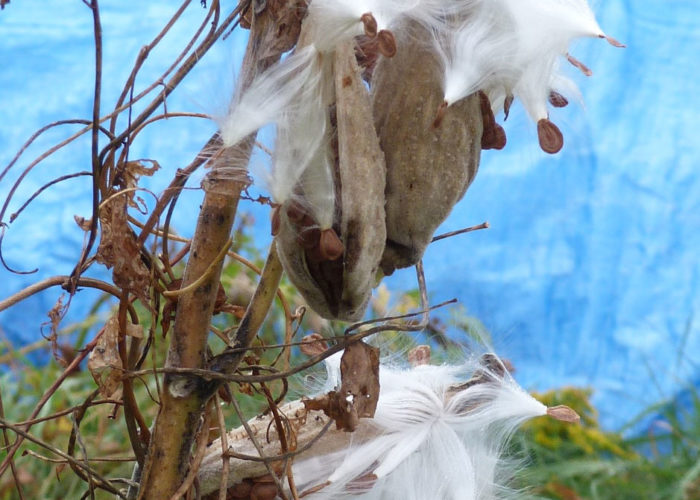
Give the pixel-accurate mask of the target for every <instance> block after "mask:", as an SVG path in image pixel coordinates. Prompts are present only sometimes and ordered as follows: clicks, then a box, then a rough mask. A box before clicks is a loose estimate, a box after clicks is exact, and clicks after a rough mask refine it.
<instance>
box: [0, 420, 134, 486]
mask: <svg viewBox="0 0 700 500" xmlns="http://www.w3.org/2000/svg"><path fill="white" fill-rule="evenodd" d="M0 427H3V428H6V429H9V430H11V431H12V432H14V433H15V434H17V436H18V438H17V442H20V440H24V439H26V440H28V441H31V442H33V443H36V444H38V445H39V446H41V447H42V448H45V449H47V450H49V451H50V452H51V453H54V454H56V455H58V456H59V457H61V458H63V459H64V460H65V461H66V462H68V463H71V464H74V465H75V466H76V467H79V468H80V469H82V470H83V471H84V472H85V473H87V474H89V475H90V476H92V478H93V480H94V481H96V483H95V484H96V485H97V486H99V487H100V488H102V489H104V490H106V491H109V492H110V493H112V494H114V495H117V496H119V498H124V495H122V493H121V492H120V491H119V490H118V489H117V488H116V487H115V486H114V485H113V484H112V482H111V481H109V480H108V479H106V478H105V477H103V476H102V475H101V474H99V473H98V472H97V471H95V470H94V469H93V468H92V467H90V466H88V465H85V463H83V462H82V461H80V460H76V459H75V458H73V457H71V456H70V455H68V454H66V453H64V452H62V451H61V450H59V449H58V448H55V447H54V446H51V445H50V444H48V443H46V442H45V441H42V440H41V439H39V438H37V437H36V436H32V435H31V434H29V433H28V432H27V431H26V430H25V429H22V428H21V427H20V426H17V425H14V424H11V423H10V422H8V421H7V420H5V419H4V418H0ZM0 475H2V474H1V473H0Z"/></svg>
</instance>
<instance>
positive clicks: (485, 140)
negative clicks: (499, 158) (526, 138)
mask: <svg viewBox="0 0 700 500" xmlns="http://www.w3.org/2000/svg"><path fill="white" fill-rule="evenodd" d="M479 106H480V108H481V120H482V122H483V124H484V131H483V132H482V135H481V149H503V148H504V147H505V146H506V131H505V130H503V127H501V126H500V125H499V124H498V123H496V118H495V117H494V116H493V110H492V109H491V101H489V97H488V96H487V95H486V93H485V92H483V91H479Z"/></svg>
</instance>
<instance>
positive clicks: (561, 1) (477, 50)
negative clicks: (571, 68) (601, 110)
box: [438, 0, 622, 122]
mask: <svg viewBox="0 0 700 500" xmlns="http://www.w3.org/2000/svg"><path fill="white" fill-rule="evenodd" d="M465 5H467V7H468V8H467V9H465V10H463V12H462V17H463V19H464V22H463V23H462V24H461V25H459V27H457V28H456V29H452V30H450V29H447V30H446V31H443V32H441V36H442V39H443V40H444V39H445V37H446V39H447V42H446V43H445V42H444V41H443V42H442V43H441V44H439V48H438V51H439V52H440V53H441V55H442V58H443V61H445V73H444V91H445V101H446V102H447V103H448V104H450V105H451V104H454V103H455V102H457V101H458V100H459V99H461V98H464V97H466V96H467V95H469V94H471V93H472V92H474V91H476V90H483V91H485V92H486V93H487V95H488V96H489V98H490V100H491V103H492V107H493V110H494V112H498V111H500V110H501V109H503V104H504V102H505V101H506V98H507V97H508V96H510V95H513V96H514V97H516V98H519V99H520V100H521V101H522V103H523V105H524V107H525V109H526V110H527V112H528V114H529V115H530V117H531V118H532V120H533V121H535V122H539V121H540V120H543V119H547V118H548V109H547V100H548V98H549V95H550V92H551V91H552V90H560V91H567V92H568V93H569V95H572V94H573V95H574V96H577V95H578V90H577V89H576V87H575V85H573V84H572V83H571V82H570V80H567V79H565V77H563V76H562V75H561V73H560V64H559V63H560V61H561V60H562V59H563V57H566V58H567V59H569V61H570V62H572V63H573V64H574V65H575V66H577V67H579V68H580V69H581V70H582V71H583V72H584V73H585V74H587V75H589V74H590V72H589V71H588V69H587V68H586V67H585V66H584V65H583V64H581V63H579V62H578V61H576V60H575V59H574V58H572V57H571V56H569V54H568V50H569V45H570V43H571V42H572V40H574V39H576V38H580V37H598V38H604V39H606V40H607V41H608V42H609V43H610V44H612V45H614V46H617V47H619V46H622V45H621V44H620V43H619V42H617V41H616V40H614V39H612V38H610V37H608V36H607V35H606V34H605V33H604V32H603V30H602V29H601V28H600V26H599V25H598V22H597V21H596V19H595V16H594V14H593V12H592V11H591V9H590V7H589V6H588V3H587V2H586V0H476V1H470V2H468V3H467V4H465ZM562 82H565V83H566V84H565V85H561V83H562ZM557 84H560V85H557Z"/></svg>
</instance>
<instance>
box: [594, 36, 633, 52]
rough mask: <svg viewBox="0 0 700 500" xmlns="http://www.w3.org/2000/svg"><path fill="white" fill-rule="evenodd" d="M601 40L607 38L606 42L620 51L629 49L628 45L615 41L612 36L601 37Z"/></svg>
mask: <svg viewBox="0 0 700 500" xmlns="http://www.w3.org/2000/svg"><path fill="white" fill-rule="evenodd" d="M600 38H605V40H606V41H607V42H608V43H609V44H610V45H612V46H613V47H617V48H619V49H624V48H625V47H627V45H625V44H624V43H622V42H618V41H617V40H615V39H614V38H613V37H611V36H607V35H600Z"/></svg>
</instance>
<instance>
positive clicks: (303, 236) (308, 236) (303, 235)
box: [297, 227, 321, 250]
mask: <svg viewBox="0 0 700 500" xmlns="http://www.w3.org/2000/svg"><path fill="white" fill-rule="evenodd" d="M320 237H321V231H320V229H319V228H318V227H304V228H301V229H300V230H299V234H298V235H297V243H299V245H301V246H302V247H303V248H306V249H307V250H308V249H311V248H313V247H315V246H317V245H318V243H319V238H320Z"/></svg>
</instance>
